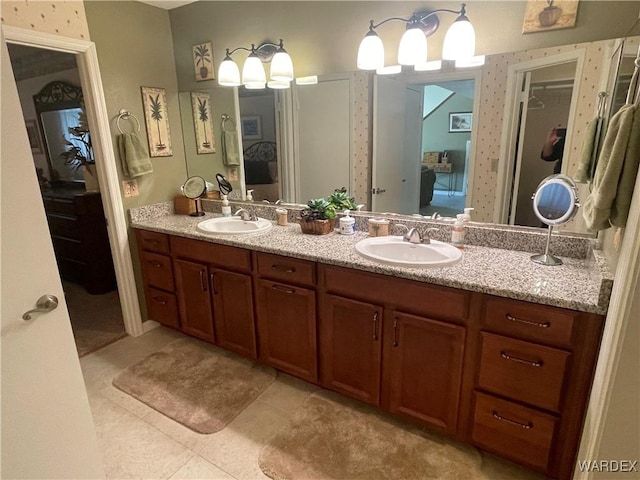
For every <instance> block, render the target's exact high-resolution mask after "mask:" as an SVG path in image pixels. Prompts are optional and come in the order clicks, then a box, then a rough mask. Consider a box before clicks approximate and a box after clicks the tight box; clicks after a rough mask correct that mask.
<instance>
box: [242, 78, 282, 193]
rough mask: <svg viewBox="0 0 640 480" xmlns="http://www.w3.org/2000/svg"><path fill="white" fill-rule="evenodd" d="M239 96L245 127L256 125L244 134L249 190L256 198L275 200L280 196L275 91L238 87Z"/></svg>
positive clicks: (246, 176) (243, 142)
mask: <svg viewBox="0 0 640 480" xmlns="http://www.w3.org/2000/svg"><path fill="white" fill-rule="evenodd" d="M238 96H239V104H240V116H241V118H242V125H243V127H245V125H249V126H252V128H253V127H254V126H255V128H253V130H251V132H245V131H243V135H242V151H243V157H244V176H245V183H246V189H247V190H253V198H254V199H256V200H258V201H261V200H268V201H269V202H271V203H273V202H275V201H277V200H278V199H279V198H281V188H280V183H279V178H278V177H279V176H278V155H277V152H278V140H277V132H278V127H277V126H276V122H277V116H276V113H275V95H274V91H273V90H271V89H265V90H258V91H250V90H247V89H245V88H239V89H238ZM245 121H246V122H245ZM258 127H259V128H258ZM258 132H259V133H258ZM247 133H249V134H247Z"/></svg>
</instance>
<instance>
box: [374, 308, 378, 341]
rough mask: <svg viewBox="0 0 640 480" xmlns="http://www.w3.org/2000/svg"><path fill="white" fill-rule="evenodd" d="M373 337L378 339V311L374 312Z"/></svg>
mask: <svg viewBox="0 0 640 480" xmlns="http://www.w3.org/2000/svg"><path fill="white" fill-rule="evenodd" d="M373 339H374V340H378V312H374V313H373Z"/></svg>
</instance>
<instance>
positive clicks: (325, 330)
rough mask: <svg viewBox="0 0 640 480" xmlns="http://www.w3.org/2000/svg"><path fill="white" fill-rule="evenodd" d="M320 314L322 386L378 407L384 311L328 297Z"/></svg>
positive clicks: (375, 306) (374, 306)
mask: <svg viewBox="0 0 640 480" xmlns="http://www.w3.org/2000/svg"><path fill="white" fill-rule="evenodd" d="M321 311H322V317H321V318H320V345H321V348H320V365H321V369H320V371H321V372H322V384H323V385H324V386H325V387H327V388H331V389H333V390H336V391H339V392H341V393H344V394H346V395H349V396H351V397H354V398H357V399H359V400H362V401H364V402H367V403H371V404H373V405H379V404H380V362H381V352H382V348H381V344H382V341H381V336H382V335H381V333H382V308H381V307H378V306H377V305H372V304H370V303H363V302H358V301H355V300H349V299H346V298H342V297H337V296H335V295H326V296H324V300H323V305H322V310H321Z"/></svg>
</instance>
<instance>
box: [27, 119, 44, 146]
mask: <svg viewBox="0 0 640 480" xmlns="http://www.w3.org/2000/svg"><path fill="white" fill-rule="evenodd" d="M24 123H25V124H26V126H27V136H28V137H29V146H30V147H31V153H42V143H41V142H40V135H38V125H37V124H36V121H35V120H25V121H24Z"/></svg>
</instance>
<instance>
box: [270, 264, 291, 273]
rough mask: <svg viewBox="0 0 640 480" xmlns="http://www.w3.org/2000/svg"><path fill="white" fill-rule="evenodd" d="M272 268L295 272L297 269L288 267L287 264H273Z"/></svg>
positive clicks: (279, 270)
mask: <svg viewBox="0 0 640 480" xmlns="http://www.w3.org/2000/svg"><path fill="white" fill-rule="evenodd" d="M271 270H277V271H278V272H284V273H293V272H295V271H296V269H295V268H293V267H287V266H286V265H271Z"/></svg>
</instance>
